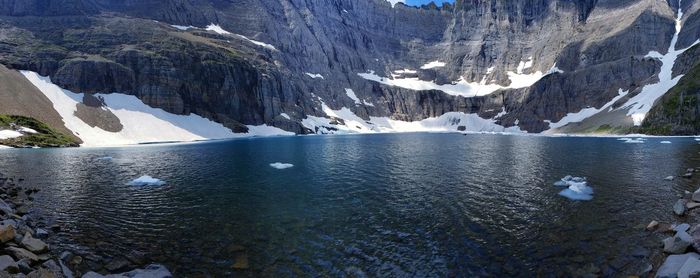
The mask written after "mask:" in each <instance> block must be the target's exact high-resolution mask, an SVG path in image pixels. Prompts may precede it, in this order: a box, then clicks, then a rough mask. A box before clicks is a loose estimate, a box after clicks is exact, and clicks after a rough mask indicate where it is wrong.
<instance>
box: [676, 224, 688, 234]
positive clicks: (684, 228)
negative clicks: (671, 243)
mask: <svg viewBox="0 0 700 278" xmlns="http://www.w3.org/2000/svg"><path fill="white" fill-rule="evenodd" d="M688 229H690V224H688V223H683V224H678V225H675V226H674V227H673V230H674V231H676V232H680V231H683V232H687V231H688Z"/></svg>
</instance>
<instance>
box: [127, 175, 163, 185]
mask: <svg viewBox="0 0 700 278" xmlns="http://www.w3.org/2000/svg"><path fill="white" fill-rule="evenodd" d="M164 184H165V182H164V181H162V180H159V179H156V178H153V177H151V176H141V177H140V178H138V179H135V180H132V181H130V182H129V183H127V185H131V186H147V185H164Z"/></svg>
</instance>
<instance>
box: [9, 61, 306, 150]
mask: <svg viewBox="0 0 700 278" xmlns="http://www.w3.org/2000/svg"><path fill="white" fill-rule="evenodd" d="M21 73H22V74H23V75H24V76H25V77H26V78H27V79H28V80H29V81H30V82H31V83H32V84H34V86H36V87H37V88H38V89H39V90H40V91H41V92H42V93H43V94H44V95H46V97H47V98H48V99H49V100H50V101H51V102H52V103H53V107H54V109H55V110H56V111H57V112H58V114H59V115H60V116H61V117H62V118H63V122H64V124H65V125H66V128H68V129H69V130H71V131H73V133H74V134H75V135H76V136H78V137H79V138H80V139H81V140H83V144H82V146H118V145H133V144H142V143H153V142H171V141H198V140H211V139H225V138H235V137H246V136H274V135H293V133H291V132H287V131H283V130H281V129H279V128H275V127H269V126H249V129H250V130H249V133H233V132H232V131H231V130H230V129H228V128H226V127H224V126H223V125H221V124H219V123H216V122H213V121H211V120H209V119H206V118H203V117H200V116H198V115H195V114H190V115H176V114H172V113H168V112H166V111H164V110H162V109H159V108H153V107H150V106H148V105H146V104H144V103H143V102H142V101H141V100H140V99H138V98H137V97H135V96H132V95H126V94H119V93H112V94H96V95H95V96H96V97H100V98H103V99H104V103H105V105H106V107H104V108H103V109H106V110H109V112H111V113H113V114H114V115H115V116H116V117H117V118H119V121H120V122H121V124H122V125H123V129H122V130H121V131H119V132H109V131H105V130H103V129H101V128H99V127H91V126H90V125H88V124H87V123H85V122H84V121H83V120H81V119H80V118H78V117H77V116H76V115H75V112H76V111H77V105H78V104H79V103H81V102H82V99H83V94H77V93H73V92H71V91H68V90H64V89H61V88H60V87H58V86H56V85H54V84H53V83H52V82H51V80H50V79H49V78H48V77H43V76H40V75H39V74H37V73H35V72H31V71H22V72H21Z"/></svg>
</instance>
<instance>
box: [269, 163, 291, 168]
mask: <svg viewBox="0 0 700 278" xmlns="http://www.w3.org/2000/svg"><path fill="white" fill-rule="evenodd" d="M270 167H272V168H275V169H279V170H283V169H287V168H292V167H294V164H291V163H282V162H275V163H270Z"/></svg>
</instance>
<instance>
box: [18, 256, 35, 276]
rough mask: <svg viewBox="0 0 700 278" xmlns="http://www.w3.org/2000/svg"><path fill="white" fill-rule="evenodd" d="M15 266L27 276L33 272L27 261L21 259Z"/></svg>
mask: <svg viewBox="0 0 700 278" xmlns="http://www.w3.org/2000/svg"><path fill="white" fill-rule="evenodd" d="M17 266H18V267H19V271H21V272H22V273H24V274H29V273H30V272H32V271H34V269H33V268H32V267H31V265H30V262H29V260H27V259H21V260H19V261H17Z"/></svg>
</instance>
